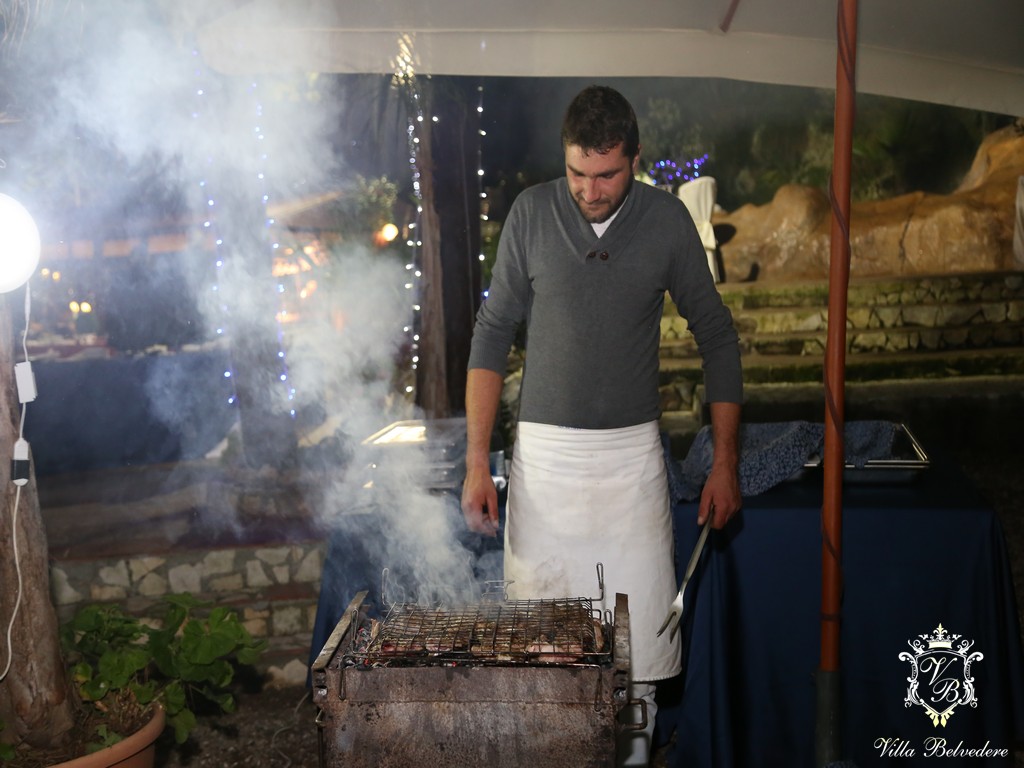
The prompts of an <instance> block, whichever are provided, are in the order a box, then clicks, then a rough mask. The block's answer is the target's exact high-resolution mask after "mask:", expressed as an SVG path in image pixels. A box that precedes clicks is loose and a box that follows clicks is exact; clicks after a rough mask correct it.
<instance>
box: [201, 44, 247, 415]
mask: <svg viewBox="0 0 1024 768" xmlns="http://www.w3.org/2000/svg"><path fill="white" fill-rule="evenodd" d="M192 58H193V59H194V61H195V70H194V74H195V77H196V82H197V85H196V89H195V97H196V102H195V106H194V107H193V109H192V120H193V121H196V122H198V121H199V120H200V119H201V118H202V117H203V116H204V114H205V112H204V107H205V104H206V87H205V84H204V81H205V79H206V70H205V68H204V67H203V65H202V59H201V57H200V55H199V50H198V49H196V48H193V49H192ZM212 165H213V156H212V155H209V154H208V155H207V156H206V158H205V166H206V167H207V168H208V169H209V168H211V167H212ZM198 187H199V192H200V193H201V194H202V199H203V200H204V201H205V204H204V205H203V211H204V214H203V217H202V218H203V224H202V230H203V231H202V233H201V240H202V241H203V242H202V243H201V245H204V244H205V242H212V244H213V254H214V262H213V264H214V272H213V282H212V284H211V286H210V291H211V292H212V293H213V294H214V301H215V302H216V309H217V313H218V317H217V323H216V327H215V328H214V333H215V335H216V336H217V338H218V339H227V338H228V330H229V328H230V327H231V310H230V308H229V307H228V305H227V302H226V301H225V300H224V298H223V293H222V291H221V279H222V276H223V274H224V253H225V249H224V238H223V237H222V236H221V234H220V233H219V232H218V230H217V225H216V217H215V215H214V213H215V211H216V210H217V203H216V200H215V199H214V197H213V194H212V192H211V190H210V185H209V183H208V181H207V179H206V177H205V174H204V175H203V177H202V178H200V179H199V182H198ZM222 376H223V378H224V379H225V380H227V381H228V383H229V384H230V388H229V389H230V391H229V394H228V398H227V402H228V405H232V406H233V405H235V404H237V402H238V392H237V390H236V389H235V371H234V367H233V365H232V361H231V356H230V355H229V356H228V359H227V365H226V367H225V368H224V371H223V373H222Z"/></svg>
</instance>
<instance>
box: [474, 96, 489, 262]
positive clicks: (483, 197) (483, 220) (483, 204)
mask: <svg viewBox="0 0 1024 768" xmlns="http://www.w3.org/2000/svg"><path fill="white" fill-rule="evenodd" d="M476 92H477V105H476V113H477V120H478V121H479V122H478V128H477V135H478V136H479V137H480V140H479V141H477V143H476V167H477V171H476V178H477V192H478V194H479V196H480V226H481V229H482V228H483V226H484V225H486V224H487V213H488V210H487V208H488V206H487V192H486V191H485V189H484V150H483V145H484V142H483V139H484V136H486V135H487V131H485V130H484V86H483V84H480V85H478V86H477V87H476ZM483 242H484V238H483V232H481V236H480V239H479V243H480V253H479V254H478V256H477V258H478V259H479V260H480V261H481V262H482V261H484V260H485V258H486V257H485V256H484V250H483Z"/></svg>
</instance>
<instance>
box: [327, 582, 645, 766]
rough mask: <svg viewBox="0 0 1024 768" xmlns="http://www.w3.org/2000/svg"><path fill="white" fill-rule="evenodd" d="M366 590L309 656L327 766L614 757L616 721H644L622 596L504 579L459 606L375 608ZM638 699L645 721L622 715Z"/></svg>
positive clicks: (552, 762) (581, 762)
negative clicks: (510, 589)
mask: <svg viewBox="0 0 1024 768" xmlns="http://www.w3.org/2000/svg"><path fill="white" fill-rule="evenodd" d="M599 573H600V568H599ZM602 589H603V585H602ZM366 595H367V593H366V592H361V593H359V594H357V595H356V596H355V598H354V599H353V600H352V602H351V603H350V604H349V606H348V609H347V610H346V611H345V614H344V615H343V616H342V618H341V620H340V621H339V622H338V624H337V625H336V627H335V628H334V631H333V632H332V634H331V636H330V638H329V639H328V641H327V643H326V644H325V645H324V647H323V650H322V651H321V652H320V654H319V656H318V657H317V659H316V660H315V661H314V663H313V665H312V679H313V698H314V702H315V704H316V705H317V707H318V709H319V712H318V715H317V720H316V722H317V726H318V728H319V743H320V766H321V768H327V767H331V768H334V767H335V766H346V768H347V767H348V766H355V767H361V766H367V767H368V768H369V767H371V766H372V767H374V768H378V767H380V768H387V767H390V768H406V767H407V768H423V766H430V768H441V767H442V766H451V767H452V768H456V767H458V768H464V767H465V766H476V765H486V766H493V767H497V768H522V766H527V765H528V766H531V768H546V767H548V766H551V767H552V768H554V767H555V766H557V767H558V768H564V766H566V765H572V766H594V767H595V768H596V767H597V766H608V767H609V768H610V766H614V765H615V746H616V740H617V736H618V734H619V733H620V732H622V731H624V730H639V729H642V728H643V727H644V726H645V725H646V720H647V717H646V710H645V709H644V705H643V702H642V701H640V700H635V701H630V700H629V699H628V693H627V690H628V682H629V609H628V601H627V597H626V596H625V595H622V594H618V595H616V598H615V609H614V611H613V612H607V611H605V612H602V611H600V610H597V611H595V610H594V609H593V606H592V601H591V600H590V599H589V598H567V599H557V600H508V599H506V598H505V595H504V590H503V589H499V590H496V591H495V590H492V591H490V592H488V593H485V595H484V597H483V599H482V600H481V601H480V602H479V603H477V604H474V605H469V606H464V607H460V608H457V609H442V608H434V607H424V606H421V605H417V604H393V605H391V606H390V608H389V609H388V610H387V612H386V615H385V616H384V618H383V619H381V620H377V619H373V618H371V617H370V616H369V615H368V614H367V611H366V607H365V605H364V602H365V599H366ZM634 704H635V705H636V706H639V707H640V708H641V709H640V713H641V717H640V720H641V722H640V723H636V724H625V723H622V722H620V714H621V712H622V710H623V709H624V708H625V707H626V706H627V705H634Z"/></svg>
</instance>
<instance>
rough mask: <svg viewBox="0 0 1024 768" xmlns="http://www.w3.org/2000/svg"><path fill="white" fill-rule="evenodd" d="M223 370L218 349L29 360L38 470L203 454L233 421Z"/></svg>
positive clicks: (224, 358) (29, 431)
mask: <svg viewBox="0 0 1024 768" xmlns="http://www.w3.org/2000/svg"><path fill="white" fill-rule="evenodd" d="M228 367H230V360H229V357H228V353H227V351H226V350H223V349H212V350H197V351H190V352H184V351H183V352H177V353H171V354H153V355H139V356H135V357H112V358H90V359H82V360H37V361H35V362H33V363H32V368H33V371H34V373H35V378H36V385H37V388H38V390H39V399H38V400H36V401H35V402H33V403H30V404H29V407H28V412H27V415H26V418H25V436H26V438H27V439H28V441H29V443H31V445H32V458H33V460H34V462H35V472H36V475H37V476H44V475H55V474H60V473H64V472H88V471H95V470H101V469H108V468H117V467H125V466H132V465H134V466H138V465H140V464H159V463H166V462H175V461H186V460H190V459H198V458H202V457H203V456H204V455H205V454H206V453H207V452H208V451H210V450H211V449H212V448H214V447H215V446H216V445H217V444H218V443H219V442H220V441H221V440H223V439H224V437H225V436H226V435H227V433H228V430H230V429H231V427H232V425H233V424H234V423H235V421H236V420H237V418H238V409H237V408H236V407H233V406H230V405H228V398H229V397H230V396H231V394H232V385H231V383H230V381H229V380H227V379H225V377H224V371H225V369H227V368H228Z"/></svg>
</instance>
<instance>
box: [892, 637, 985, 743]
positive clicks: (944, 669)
mask: <svg viewBox="0 0 1024 768" xmlns="http://www.w3.org/2000/svg"><path fill="white" fill-rule="evenodd" d="M907 644H908V645H909V646H910V648H911V650H912V651H913V653H907V652H906V651H903V652H901V653H900V659H901V660H902V661H907V662H910V666H911V668H912V669H911V673H910V677H908V678H907V681H908V682H909V685H908V686H907V698H906V699H904V704H905V706H907V707H910V706H915V705H916V706H920V707H924V710H925V712H926V713H927V715H928V717H930V718H931V720H932V725H934V726H935V727H938V726H940V725H941V726H945V725H946V723H947V722H948V721H949V718H950V717H952V715H953V710H954V709H956V708H957V707H959V706H960V705H961V704H969V705H970V706H971V707H977V706H978V700H977V698H975V695H974V678H973V677H971V664H972V663H973V662H975V661H981V660H982V659H983V658H984V656H983V654H981V653H980V652H979V651H975V652H974V653H970V650H971V646H973V645H974V641H973V640H967V639H966V638H963V637H961V636H960V635H951V634H950V633H949V632H948V631H947V630H946V628H945V627H943V626H942V624H939V626H938V627H936V628H935V631H934V632H932V633H931V634H930V635H918V636H917V637H915V638H914V639H912V640H908V641H907Z"/></svg>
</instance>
